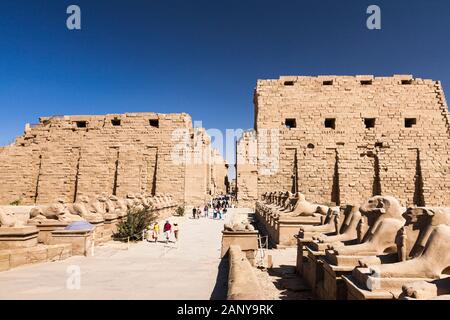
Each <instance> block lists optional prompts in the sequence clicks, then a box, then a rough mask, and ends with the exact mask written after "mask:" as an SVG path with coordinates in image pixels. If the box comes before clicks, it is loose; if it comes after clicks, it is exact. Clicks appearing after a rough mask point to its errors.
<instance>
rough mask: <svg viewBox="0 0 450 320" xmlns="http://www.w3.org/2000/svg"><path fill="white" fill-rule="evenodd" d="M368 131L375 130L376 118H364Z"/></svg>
mask: <svg viewBox="0 0 450 320" xmlns="http://www.w3.org/2000/svg"><path fill="white" fill-rule="evenodd" d="M364 125H365V126H366V129H370V128H375V118H364Z"/></svg>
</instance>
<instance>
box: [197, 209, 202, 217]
mask: <svg viewBox="0 0 450 320" xmlns="http://www.w3.org/2000/svg"><path fill="white" fill-rule="evenodd" d="M201 215H202V212H201V210H200V207H197V218H198V219H200V217H201Z"/></svg>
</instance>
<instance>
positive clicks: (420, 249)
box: [257, 192, 450, 299]
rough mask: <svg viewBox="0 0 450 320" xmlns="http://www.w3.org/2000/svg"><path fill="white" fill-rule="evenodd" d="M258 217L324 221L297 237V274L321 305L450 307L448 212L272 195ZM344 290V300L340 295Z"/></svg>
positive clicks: (388, 202)
mask: <svg viewBox="0 0 450 320" xmlns="http://www.w3.org/2000/svg"><path fill="white" fill-rule="evenodd" d="M257 212H259V214H265V215H270V216H272V217H279V216H284V215H287V216H291V217H302V216H311V215H316V216H317V215H319V216H321V217H322V219H321V220H320V221H321V223H320V224H317V225H302V226H300V228H299V233H298V235H296V237H297V238H298V246H299V250H298V255H301V256H300V257H299V258H298V259H297V261H298V262H297V270H298V273H299V274H301V275H302V276H303V277H304V278H305V280H306V282H307V283H308V284H309V285H310V286H311V287H312V289H313V292H315V293H316V294H317V295H318V297H319V298H350V299H356V298H358V299H359V298H366V299H370V298H376V297H378V298H379V297H382V296H383V297H389V296H392V297H393V298H405V299H450V277H449V275H450V208H445V207H417V206H412V207H402V206H401V204H400V202H399V201H398V200H397V199H396V198H395V197H392V196H374V197H371V198H370V199H368V200H366V201H365V202H364V203H363V204H361V205H358V206H356V205H342V206H338V207H326V206H321V205H317V204H314V203H310V202H308V201H306V199H305V196H304V195H302V194H298V193H297V194H292V193H290V192H269V193H265V194H263V195H262V198H261V201H258V203H257ZM311 264H315V265H314V266H311ZM320 268H321V269H322V271H320V270H319V269H320ZM327 270H328V271H327ZM333 270H334V271H333ZM336 270H339V276H337V274H338V272H337V271H336ZM340 275H342V277H341V276H340ZM327 277H328V278H330V277H331V278H333V277H334V278H333V279H332V280H333V281H334V282H335V284H334V285H330V283H332V282H333V281H330V279H327ZM338 282H341V284H342V283H345V284H346V286H344V287H345V288H346V289H342V292H344V294H345V296H340V297H339V293H336V291H339V288H340V287H342V285H339V283H338ZM331 287H332V288H331ZM330 292H333V293H332V294H331V296H330ZM383 294H384V295H383Z"/></svg>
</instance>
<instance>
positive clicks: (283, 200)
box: [278, 191, 290, 212]
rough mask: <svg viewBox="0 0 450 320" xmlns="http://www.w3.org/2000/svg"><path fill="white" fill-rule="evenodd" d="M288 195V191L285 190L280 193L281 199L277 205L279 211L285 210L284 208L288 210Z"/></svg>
mask: <svg viewBox="0 0 450 320" xmlns="http://www.w3.org/2000/svg"><path fill="white" fill-rule="evenodd" d="M289 196H290V192H289V191H286V192H283V193H282V194H281V201H280V206H279V209H278V210H279V211H281V212H285V211H286V210H289Z"/></svg>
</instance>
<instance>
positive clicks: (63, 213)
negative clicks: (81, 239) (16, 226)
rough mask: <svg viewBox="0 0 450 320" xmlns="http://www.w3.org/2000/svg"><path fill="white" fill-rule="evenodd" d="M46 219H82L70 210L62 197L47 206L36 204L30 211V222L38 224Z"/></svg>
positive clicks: (72, 220)
mask: <svg viewBox="0 0 450 320" xmlns="http://www.w3.org/2000/svg"><path fill="white" fill-rule="evenodd" d="M48 220H56V221H61V222H67V223H71V222H76V221H83V220H84V219H83V218H82V217H81V216H80V215H78V214H76V213H73V212H71V211H70V210H69V206H67V205H66V203H65V201H64V199H58V200H57V202H56V203H54V204H51V205H49V206H37V207H34V208H33V209H31V211H30V220H29V222H30V223H32V224H35V223H38V224H40V223H44V222H45V221H48Z"/></svg>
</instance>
